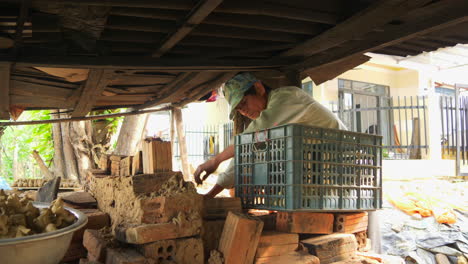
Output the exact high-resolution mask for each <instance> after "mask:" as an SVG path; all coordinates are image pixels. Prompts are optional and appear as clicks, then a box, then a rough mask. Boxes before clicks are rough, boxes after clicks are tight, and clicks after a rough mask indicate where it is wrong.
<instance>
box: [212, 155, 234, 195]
mask: <svg viewBox="0 0 468 264" xmlns="http://www.w3.org/2000/svg"><path fill="white" fill-rule="evenodd" d="M216 184H218V185H219V186H221V187H223V188H225V189H231V188H234V185H235V179H234V159H231V161H230V162H229V165H228V166H227V168H226V170H225V171H224V172H221V173H220V174H219V175H218V180H217V181H216Z"/></svg>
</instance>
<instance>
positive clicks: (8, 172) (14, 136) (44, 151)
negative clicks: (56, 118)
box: [0, 111, 54, 181]
mask: <svg viewBox="0 0 468 264" xmlns="http://www.w3.org/2000/svg"><path fill="white" fill-rule="evenodd" d="M20 119H21V120H47V119H50V115H49V111H25V112H24V113H23V114H22V115H21V118H20ZM0 147H1V154H0V155H1V161H2V166H1V168H0V176H2V177H5V178H7V179H9V180H10V181H11V180H12V179H13V159H14V153H15V150H16V151H17V153H18V156H17V161H18V164H21V165H22V168H24V176H25V177H27V178H28V177H32V174H33V170H34V169H38V167H37V165H36V161H35V160H34V159H33V158H32V156H31V152H32V151H33V150H37V151H38V152H39V154H40V156H41V157H42V159H43V160H44V162H45V163H46V164H51V162H52V160H53V157H54V144H53V139H52V125H51V124H41V125H27V126H11V127H7V128H6V129H5V131H4V134H3V136H2V137H1V139H0Z"/></svg>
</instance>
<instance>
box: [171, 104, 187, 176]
mask: <svg viewBox="0 0 468 264" xmlns="http://www.w3.org/2000/svg"><path fill="white" fill-rule="evenodd" d="M172 114H173V116H174V121H175V125H176V129H177V138H178V139H179V153H180V160H181V163H182V174H183V175H184V180H186V181H190V180H191V176H190V172H189V164H188V156H187V142H186V141H185V132H184V123H183V121H182V110H181V109H180V108H178V107H176V108H173V109H172Z"/></svg>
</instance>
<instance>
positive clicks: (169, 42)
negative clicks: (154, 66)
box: [152, 0, 222, 57]
mask: <svg viewBox="0 0 468 264" xmlns="http://www.w3.org/2000/svg"><path fill="white" fill-rule="evenodd" d="M221 2H222V0H205V1H199V2H198V3H197V5H196V6H195V7H194V8H193V9H192V10H191V11H190V13H189V14H188V15H187V17H186V18H185V19H184V21H183V22H182V23H181V26H180V27H179V28H178V29H177V30H176V31H175V32H174V33H172V34H170V35H169V36H168V37H167V38H166V39H164V40H163V41H162V43H161V45H160V46H159V48H158V49H157V50H156V51H155V52H154V53H153V55H152V56H153V57H161V55H163V54H164V53H166V52H167V51H169V50H170V49H171V48H172V47H174V46H175V45H176V44H177V43H178V42H179V41H180V40H181V39H183V38H184V37H185V36H187V35H188V34H189V33H190V32H191V31H192V29H193V28H194V27H195V26H196V25H198V24H200V23H201V22H202V21H203V20H204V19H205V18H206V17H207V16H208V15H209V14H210V13H211V12H212V11H213V10H214V9H215V8H216V7H218V5H219V4H221Z"/></svg>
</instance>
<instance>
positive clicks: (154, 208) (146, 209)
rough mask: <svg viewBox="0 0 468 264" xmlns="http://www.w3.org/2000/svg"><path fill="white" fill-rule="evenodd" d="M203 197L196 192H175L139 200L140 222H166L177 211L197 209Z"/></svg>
mask: <svg viewBox="0 0 468 264" xmlns="http://www.w3.org/2000/svg"><path fill="white" fill-rule="evenodd" d="M202 203H203V197H202V196H201V195H198V194H193V195H188V194H176V195H172V196H159V197H155V198H150V199H142V200H140V207H141V210H142V216H141V223H147V224H154V223H166V222H169V221H170V220H171V219H172V218H174V217H176V216H177V215H178V213H179V212H188V211H197V212H200V211H201V208H202Z"/></svg>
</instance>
